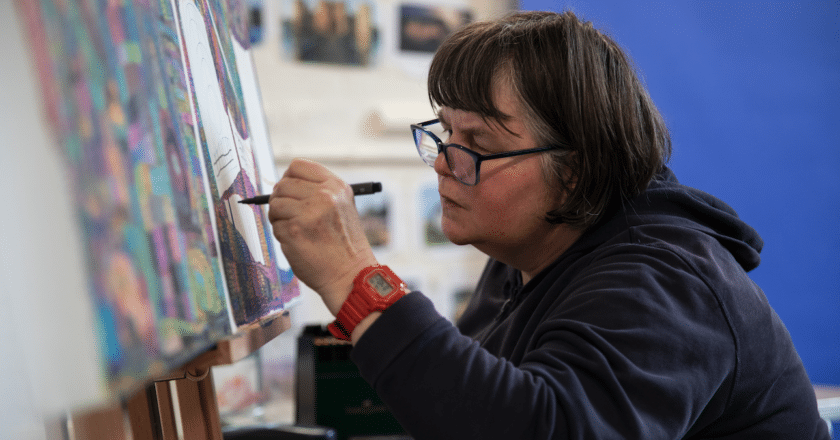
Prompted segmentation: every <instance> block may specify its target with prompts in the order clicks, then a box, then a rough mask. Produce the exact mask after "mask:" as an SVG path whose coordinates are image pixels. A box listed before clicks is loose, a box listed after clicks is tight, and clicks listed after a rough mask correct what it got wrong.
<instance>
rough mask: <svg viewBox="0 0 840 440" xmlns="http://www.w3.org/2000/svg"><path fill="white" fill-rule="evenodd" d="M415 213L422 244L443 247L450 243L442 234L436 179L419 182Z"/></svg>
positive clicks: (441, 214)
mask: <svg viewBox="0 0 840 440" xmlns="http://www.w3.org/2000/svg"><path fill="white" fill-rule="evenodd" d="M417 210H418V211H417V214H418V217H419V218H420V219H421V222H420V227H421V228H422V231H421V236H422V237H423V240H422V242H423V244H424V245H425V246H427V247H432V248H443V247H447V245H451V244H452V243H451V242H450V241H449V240H448V239H447V238H446V235H444V234H443V228H442V226H441V220H442V218H443V217H442V216H443V211H442V210H441V205H440V194H439V193H438V187H437V181H434V180H429V181H426V182H423V183H421V185H420V187H419V189H418V191H417Z"/></svg>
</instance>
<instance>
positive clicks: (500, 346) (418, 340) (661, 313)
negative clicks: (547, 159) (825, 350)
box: [351, 169, 829, 440]
mask: <svg viewBox="0 0 840 440" xmlns="http://www.w3.org/2000/svg"><path fill="white" fill-rule="evenodd" d="M761 247H762V241H761V238H760V237H759V236H758V234H757V233H756V232H755V230H753V229H752V228H751V227H749V226H748V225H746V224H745V223H743V222H742V221H741V220H740V219H739V218H738V216H737V215H736V214H735V212H734V211H733V210H732V209H731V208H730V207H728V206H727V205H725V204H724V203H722V202H721V201H719V200H718V199H715V198H714V197H712V196H710V195H708V194H705V193H703V192H700V191H697V190H694V189H691V188H688V187H685V186H682V185H680V184H679V183H678V182H677V180H676V178H675V177H674V176H673V174H672V173H671V172H670V170H667V169H666V170H665V171H664V172H663V173H661V174H660V175H659V176H657V179H656V180H654V181H653V182H652V183H651V185H650V187H649V188H648V190H647V191H646V192H644V193H643V194H642V195H640V196H639V197H637V198H636V199H635V200H633V201H630V202H626V203H625V204H624V206H622V207H621V208H620V209H616V210H614V211H613V212H612V213H610V214H608V215H606V216H605V217H604V219H603V220H602V221H601V222H600V223H599V224H597V225H595V226H593V227H591V228H589V229H588V230H587V231H586V232H585V233H584V234H583V235H582V236H581V237H580V239H578V241H577V242H576V243H575V244H573V245H572V246H571V247H570V248H569V249H568V250H567V251H566V252H565V253H564V254H563V255H562V256H561V257H560V258H559V259H557V261H555V262H554V263H552V264H551V265H550V266H549V267H547V268H546V269H544V270H543V271H542V272H540V273H539V274H538V275H537V276H536V277H534V278H533V279H532V280H530V281H529V282H528V283H527V284H526V285H524V286H523V285H522V282H521V277H520V272H519V271H518V270H516V269H514V268H512V267H510V266H507V265H505V264H503V263H500V262H498V261H494V260H492V259H491V260H490V261H489V262H488V263H487V266H486V268H485V270H484V273H483V274H482V276H481V279H480V281H479V283H478V286H477V289H476V293H475V295H474V296H473V298H472V299H471V301H470V303H469V305H468V307H467V309H466V311H465V312H464V314H463V316H462V318H461V319H460V320H459V322H458V326H457V327H455V326H453V325H452V324H451V323H450V322H449V321H447V320H446V319H444V318H442V317H441V316H440V315H439V314H438V313H437V312H436V311H435V310H434V308H433V306H432V304H431V302H430V301H429V300H428V299H427V298H426V297H424V296H423V295H422V294H421V293H419V292H413V293H411V294H409V295H407V296H405V297H404V298H402V299H401V300H400V301H398V302H397V303H395V304H394V305H393V306H391V307H390V308H389V309H388V310H386V311H385V312H384V313H383V315H382V316H381V317H380V318H379V319H378V320H377V321H376V322H375V323H374V324H373V325H372V326H371V327H370V328H369V329H368V331H367V332H366V333H365V334H364V335H363V336H362V338H361V339H360V340H359V341H358V343H357V345H356V346H355V347H354V349H353V352H352V354H351V357H352V359H353V361H354V362H355V363H356V364H357V365H358V366H359V369H360V371H361V373H362V376H363V377H364V378H365V379H366V380H367V381H368V382H369V383H371V385H372V386H373V387H374V388H375V389H376V391H377V393H378V394H379V395H380V397H381V398H382V399H383V401H385V403H386V404H387V405H388V406H389V407H390V408H391V411H392V412H393V414H394V415H395V417H396V418H397V419H398V420H399V421H400V423H401V424H402V425H403V426H404V427H405V429H406V430H407V431H408V432H409V434H411V435H412V436H413V437H414V438H416V439H418V440H421V439H446V438H453V439H678V438H691V439H700V438H717V439H750V438H760V439H797V440H800V439H828V438H829V436H828V430H827V426H826V424H825V422H823V421H822V420H821V419H820V418H819V414H818V411H817V405H816V398H815V396H814V392H813V389H812V387H811V384H810V382H809V380H808V377H807V375H806V374H805V370H804V368H803V366H802V362H801V360H800V359H799V356H798V355H797V353H796V350H795V349H794V346H793V344H792V342H791V339H790V336H789V334H788V332H787V330H786V329H785V327H784V325H783V324H782V322H781V320H780V319H779V317H778V316H777V315H776V313H775V312H774V311H773V310H772V309H771V307H770V305H769V304H768V302H767V299H766V298H765V296H764V294H763V293H762V291H761V289H760V288H759V287H758V286H757V285H756V284H755V283H753V281H752V280H751V279H750V278H749V277H748V276H747V272H748V271H750V270H752V269H754V268H755V267H756V266H758V263H759V252H760V250H761Z"/></svg>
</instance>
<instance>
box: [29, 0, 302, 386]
mask: <svg viewBox="0 0 840 440" xmlns="http://www.w3.org/2000/svg"><path fill="white" fill-rule="evenodd" d="M18 6H19V9H20V10H21V12H22V14H21V15H22V16H23V17H24V18H25V19H26V22H27V23H28V25H29V26H28V29H29V33H30V37H31V38H30V40H31V41H32V42H33V43H32V49H33V53H34V56H35V58H36V65H39V66H45V67H46V68H47V71H48V72H49V74H44V75H42V77H41V79H42V89H43V90H44V100H45V108H46V109H47V111H46V112H45V113H46V115H47V117H48V118H49V119H50V122H51V125H52V126H53V129H54V131H55V133H56V136H57V139H58V140H59V142H60V144H61V146H62V147H63V156H64V158H65V161H66V163H67V177H68V181H69V183H70V185H71V186H72V192H73V194H74V195H75V203H76V204H77V205H78V207H79V209H78V215H79V223H80V225H81V226H82V228H83V232H84V239H85V241H86V251H87V262H88V268H89V273H90V280H91V285H92V291H93V297H94V304H95V307H96V309H97V312H98V316H99V318H100V329H99V333H100V335H101V339H102V346H103V353H104V356H103V357H104V360H105V364H106V365H105V367H106V370H107V374H108V376H109V378H110V379H111V380H112V382H114V383H115V384H116V385H117V386H118V387H122V385H125V386H128V384H131V383H132V382H134V381H136V380H137V379H140V378H145V377H149V376H153V375H155V374H159V373H160V372H163V371H165V370H166V369H168V368H172V367H175V366H179V365H181V364H182V363H183V362H185V361H188V360H189V359H191V358H192V357H194V356H195V355H196V354H197V353H199V352H201V351H203V350H205V349H206V348H207V347H208V346H209V345H211V344H212V343H213V342H214V341H216V340H218V339H219V338H221V337H224V336H225V335H227V334H230V333H231V332H232V331H235V330H236V329H237V328H238V327H241V326H244V325H248V324H250V323H253V322H256V321H258V320H259V319H260V318H262V317H266V316H268V315H271V314H273V313H276V312H277V311H279V310H282V309H283V308H284V307H285V306H286V305H287V304H288V302H289V301H290V300H291V299H293V298H294V297H296V296H297V294H298V293H297V287H296V286H297V284H296V281H295V280H294V278H293V276H292V274H291V272H290V271H289V270H288V269H286V270H282V269H280V267H281V266H280V265H278V260H282V255H281V254H280V253H279V252H278V251H277V248H276V246H275V244H274V241H273V240H272V239H271V235H270V230H269V229H268V227H267V226H266V225H265V223H266V221H265V220H264V219H265V216H264V213H263V212H261V211H260V209H261V208H259V207H246V208H241V207H240V205H239V204H238V203H236V201H237V200H239V199H241V198H243V197H248V196H252V195H255V194H257V193H259V192H262V191H265V190H266V188H265V187H266V185H270V183H273V182H271V181H272V180H273V178H274V174H273V163H272V160H271V153H270V148H269V144H268V138H267V134H266V131H265V127H264V120H263V117H262V113H261V107H260V102H259V96H258V93H257V89H256V83H255V75H254V72H253V71H252V68H251V65H252V64H251V60H250V54H249V53H248V40H247V24H246V23H247V20H246V19H245V16H246V11H245V9H244V4H240V3H239V2H234V1H228V2H219V1H206V0H196V2H193V1H183V0H182V1H170V0H158V1H133V2H132V1H130V0H122V1H114V0H111V1H105V0H99V1H97V0H89V1H82V2H64V1H52V0H43V1H41V2H27V1H20V2H19V3H18ZM210 71H212V73H213V74H214V75H210ZM216 73H218V75H215V74H216ZM261 179H262V180H261ZM269 188H270V186H269Z"/></svg>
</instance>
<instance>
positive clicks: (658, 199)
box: [612, 168, 764, 271]
mask: <svg viewBox="0 0 840 440" xmlns="http://www.w3.org/2000/svg"><path fill="white" fill-rule="evenodd" d="M616 220H618V221H620V222H621V223H625V225H626V226H627V227H646V226H657V227H668V228H676V229H677V230H679V229H682V230H683V231H685V233H684V234H679V233H678V234H669V237H668V239H669V241H670V242H671V244H673V245H677V246H679V245H680V242H681V240H683V239H685V240H689V239H690V238H689V235H690V234H689V233H688V232H689V231H694V232H699V233H702V234H705V235H708V236H710V237H712V238H714V239H715V240H716V241H717V242H718V243H720V244H721V245H722V246H723V247H724V248H725V249H726V250H727V251H729V253H731V254H732V256H733V257H735V259H736V261H737V262H738V263H739V264H740V265H741V267H743V269H744V270H745V271H750V270H753V269H755V268H756V267H758V265H759V263H760V262H761V257H760V253H761V249H762V247H763V246H764V241H763V240H762V239H761V236H759V234H758V232H757V231H756V230H755V229H754V228H753V227H752V226H750V225H748V224H747V223H745V222H744V221H743V220H742V219H741V218H740V217H739V216H738V213H737V212H735V210H734V209H732V207H731V206H729V205H727V204H726V203H725V202H723V201H722V200H720V199H718V198H717V197H714V196H712V195H711V194H708V193H705V192H703V191H700V190H698V189H695V188H691V187H688V186H685V185H682V184H680V183H679V181H678V180H677V178H676V176H675V175H674V173H673V172H672V171H671V170H670V169H668V168H664V169H663V170H662V172H660V173H659V174H658V175H657V176H656V177H655V178H654V180H653V181H652V182H651V184H650V185H649V187H648V189H647V190H646V191H645V192H643V193H642V194H641V195H639V196H638V197H636V198H635V199H633V200H631V201H629V202H626V203H625V204H624V206H623V207H622V208H621V209H619V211H618V213H617V215H616V216H615V217H614V218H613V220H612V221H616Z"/></svg>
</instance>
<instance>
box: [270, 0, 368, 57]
mask: <svg viewBox="0 0 840 440" xmlns="http://www.w3.org/2000/svg"><path fill="white" fill-rule="evenodd" d="M373 5H374V2H373V1H365V0H346V1H323V0H285V1H284V3H283V14H282V17H281V28H282V31H281V38H282V40H283V41H282V47H283V51H284V52H285V56H286V58H290V59H293V60H296V61H301V62H306V63H327V64H339V65H347V66H368V65H370V64H372V60H373V59H374V58H375V54H376V52H377V50H378V47H379V32H380V31H379V28H378V26H377V24H376V18H375V17H376V14H375V11H374V6H373Z"/></svg>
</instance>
